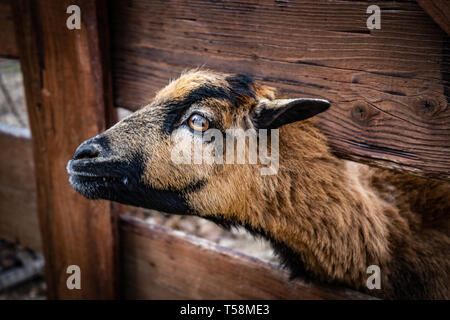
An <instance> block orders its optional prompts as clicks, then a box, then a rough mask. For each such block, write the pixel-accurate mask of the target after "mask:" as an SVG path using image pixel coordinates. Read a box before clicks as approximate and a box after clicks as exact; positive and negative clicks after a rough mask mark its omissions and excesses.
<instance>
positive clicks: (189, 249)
mask: <svg viewBox="0 0 450 320" xmlns="http://www.w3.org/2000/svg"><path fill="white" fill-rule="evenodd" d="M120 231H121V233H120V241H121V253H122V257H121V263H122V270H123V284H124V290H125V292H124V295H125V297H126V298H128V299H373V298H372V297H370V296H367V295H364V294H362V293H359V292H355V291H352V290H350V289H344V288H338V287H327V286H324V285H319V284H316V283H313V282H305V281H303V280H293V281H289V279H288V274H287V272H286V271H284V270H280V269H279V268H277V267H275V265H273V264H268V263H265V262H263V261H261V260H259V259H256V258H252V257H249V256H246V255H244V254H240V253H238V252H236V251H233V250H230V249H226V248H223V247H220V246H218V245H216V244H213V243H211V242H209V241H207V240H204V239H200V238H196V237H194V236H189V235H185V234H183V233H181V232H179V231H174V230H170V229H167V228H164V227H161V226H156V225H151V224H148V223H145V222H143V221H142V220H139V219H136V218H133V217H127V216H121V222H120Z"/></svg>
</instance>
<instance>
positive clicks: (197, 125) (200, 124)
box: [188, 114, 209, 132]
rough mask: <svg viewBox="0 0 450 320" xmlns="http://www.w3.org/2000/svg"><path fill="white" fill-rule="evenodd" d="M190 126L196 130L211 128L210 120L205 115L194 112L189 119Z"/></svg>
mask: <svg viewBox="0 0 450 320" xmlns="http://www.w3.org/2000/svg"><path fill="white" fill-rule="evenodd" d="M188 124H189V127H191V128H192V129H194V130H195V131H202V132H203V131H206V130H207V129H208V128H209V122H208V120H207V119H206V118H205V117H202V116H201V115H199V114H193V115H191V116H190V117H189V120H188Z"/></svg>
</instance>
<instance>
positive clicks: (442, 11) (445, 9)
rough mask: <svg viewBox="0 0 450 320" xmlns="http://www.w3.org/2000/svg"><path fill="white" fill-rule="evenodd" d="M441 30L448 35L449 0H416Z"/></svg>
mask: <svg viewBox="0 0 450 320" xmlns="http://www.w3.org/2000/svg"><path fill="white" fill-rule="evenodd" d="M417 2H418V3H419V4H420V6H421V7H422V8H423V9H424V10H425V11H426V13H428V14H429V15H430V16H431V18H433V20H434V22H436V23H437V24H438V25H439V26H440V27H441V28H442V30H444V31H445V32H447V34H449V35H450V1H448V0H417Z"/></svg>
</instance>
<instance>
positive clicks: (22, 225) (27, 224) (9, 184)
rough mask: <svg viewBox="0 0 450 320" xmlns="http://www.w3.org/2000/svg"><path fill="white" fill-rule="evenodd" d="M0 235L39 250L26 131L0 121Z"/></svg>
mask: <svg viewBox="0 0 450 320" xmlns="http://www.w3.org/2000/svg"><path fill="white" fill-rule="evenodd" d="M0 148H1V152H0V238H2V239H7V240H9V241H12V242H15V243H18V244H20V245H22V246H24V247H27V248H31V249H34V250H42V242H41V235H40V233H39V221H38V214H37V204H36V179H35V176H34V163H33V151H32V146H31V140H30V131H29V130H28V129H22V128H18V127H13V126H9V125H6V124H3V123H0Z"/></svg>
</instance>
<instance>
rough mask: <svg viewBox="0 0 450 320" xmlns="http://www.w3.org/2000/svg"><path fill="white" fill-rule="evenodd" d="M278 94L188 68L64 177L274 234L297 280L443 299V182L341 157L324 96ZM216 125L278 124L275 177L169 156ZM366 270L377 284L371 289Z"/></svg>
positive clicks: (83, 187)
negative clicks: (332, 144) (328, 130)
mask: <svg viewBox="0 0 450 320" xmlns="http://www.w3.org/2000/svg"><path fill="white" fill-rule="evenodd" d="M275 94H276V90H275V89H273V88H271V87H268V86H265V85H262V84H260V83H258V82H256V81H254V80H252V79H251V78H249V77H247V76H244V75H233V74H222V73H217V72H213V71H207V70H193V71H189V72H186V73H184V74H182V75H181V77H180V78H178V79H177V80H175V81H172V82H171V83H169V85H167V86H166V87H165V88H163V89H162V90H161V91H159V92H158V93H157V95H156V97H155V98H154V100H153V101H152V102H151V103H150V104H149V105H147V106H146V107H144V108H142V109H140V110H138V111H137V112H135V113H133V114H131V115H130V116H129V117H127V118H125V119H123V120H122V121H120V122H118V123H117V124H116V125H114V126H113V127H111V128H110V129H108V130H107V131H105V132H104V133H102V134H99V135H98V136H96V137H94V138H92V139H90V140H87V141H85V142H84V143H82V144H81V145H80V146H79V147H78V149H77V150H76V151H75V154H74V157H73V159H72V160H71V161H69V163H68V172H69V174H70V175H71V176H70V182H71V184H72V186H73V187H74V188H75V189H76V190H77V191H78V192H79V193H81V194H82V195H84V196H85V197H87V198H91V199H99V198H100V199H108V200H113V201H118V202H121V203H124V204H130V205H135V206H140V207H145V208H150V209H156V210H161V211H165V212H167V213H173V214H191V215H197V216H200V217H203V218H206V219H210V220H212V221H214V222H216V223H218V224H220V225H222V226H224V227H230V226H238V225H239V226H243V227H245V228H246V229H247V230H249V231H250V232H252V233H253V234H255V235H260V236H263V237H264V238H267V239H268V240H270V242H271V243H272V245H273V247H274V250H275V252H276V253H277V254H278V255H279V256H280V258H281V260H282V261H283V262H284V264H285V265H286V266H287V268H288V269H290V271H291V273H292V277H297V276H300V275H302V276H305V275H306V276H309V277H313V278H315V279H318V280H320V281H323V282H328V283H335V284H341V285H346V286H349V287H351V288H354V289H356V290H360V291H363V292H368V293H370V294H372V295H375V296H377V297H380V298H388V299H402V298H415V299H421V298H447V299H448V298H450V290H449V287H448V285H449V280H450V278H449V275H450V261H449V253H450V251H449V249H450V237H449V230H450V224H449V219H448V217H449V211H450V210H449V209H450V196H449V194H450V193H449V192H450V184H447V183H445V182H439V181H434V180H427V179H424V178H420V177H416V176H412V175H408V174H405V173H399V172H394V171H390V170H386V169H379V168H371V167H368V166H365V165H362V164H357V163H353V162H349V161H345V160H342V159H339V158H337V157H336V156H335V155H333V153H332V152H331V151H330V148H329V146H328V144H327V140H326V138H325V136H324V135H323V134H322V133H321V132H320V130H319V129H318V127H317V126H316V122H315V119H314V118H312V117H313V116H314V115H316V114H318V113H320V112H323V111H325V110H326V109H327V108H328V107H329V103H328V102H327V101H325V100H320V99H276V98H275ZM211 128H215V129H218V130H221V131H224V130H227V129H232V128H241V129H245V130H247V129H252V128H253V129H277V128H279V150H278V154H279V168H278V173H277V174H272V175H261V174H260V172H259V168H260V167H261V164H259V163H258V164H249V163H244V164H223V163H222V164H220V163H205V162H203V163H200V164H176V163H174V161H172V160H171V152H172V150H173V148H174V147H175V146H176V144H177V143H180V141H181V140H180V139H181V138H180V137H193V136H194V134H196V133H198V132H200V133H206V132H208V130H210V129H211ZM201 143H202V144H203V145H204V146H205V148H209V145H210V144H211V143H209V142H207V141H202V142H201ZM184 148H187V149H189V148H191V146H189V145H185V146H184ZM270 152H275V150H270ZM370 265H377V266H379V268H380V271H381V289H379V290H375V289H374V290H369V289H368V288H367V286H366V281H367V278H368V274H367V267H368V266H370Z"/></svg>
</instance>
